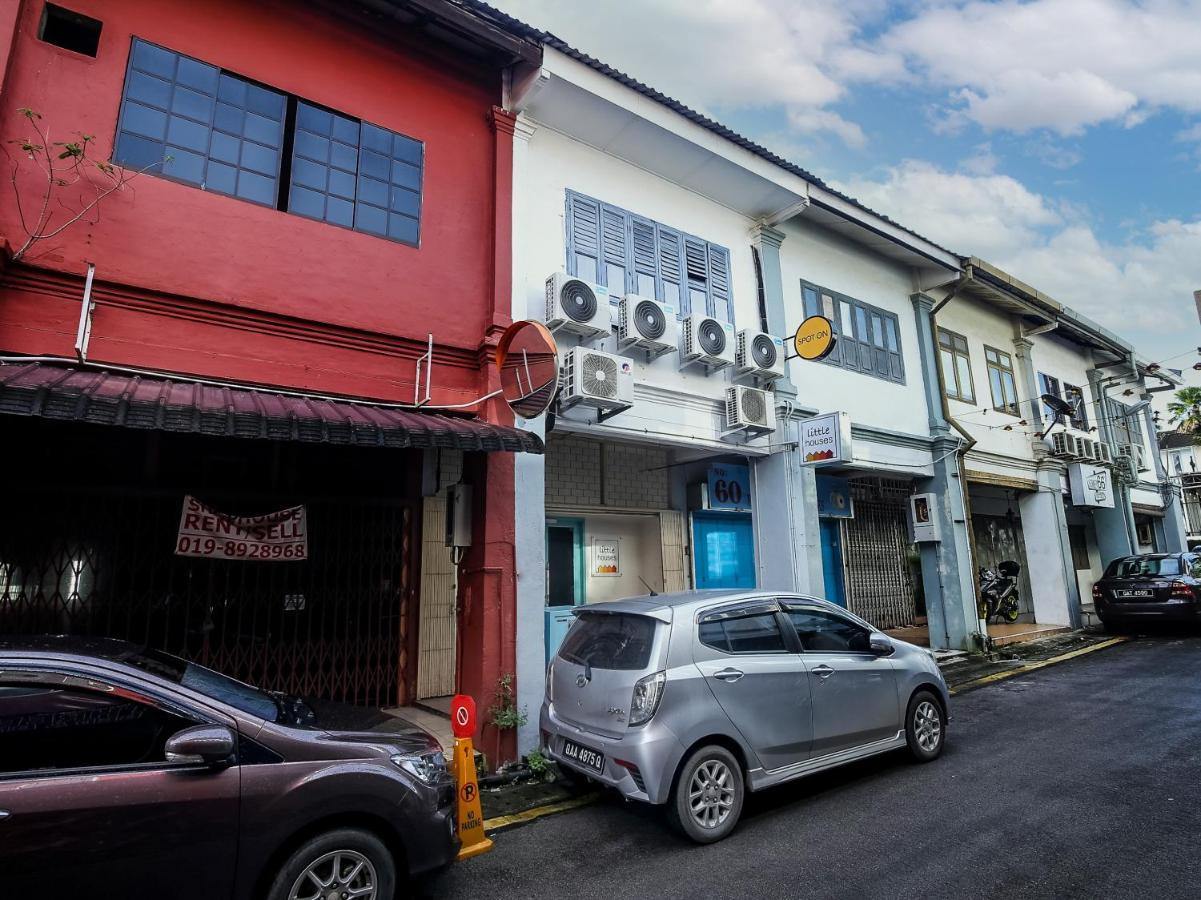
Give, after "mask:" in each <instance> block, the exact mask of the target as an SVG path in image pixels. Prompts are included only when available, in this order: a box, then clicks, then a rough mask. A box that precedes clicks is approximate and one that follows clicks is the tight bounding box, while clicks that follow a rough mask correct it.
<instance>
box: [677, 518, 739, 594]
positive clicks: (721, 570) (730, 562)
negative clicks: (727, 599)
mask: <svg viewBox="0 0 1201 900" xmlns="http://www.w3.org/2000/svg"><path fill="white" fill-rule="evenodd" d="M692 548H693V556H694V558H695V560H696V586H697V588H698V589H699V590H705V589H706V588H753V587H754V586H755V533H754V530H753V528H752V526H751V517H750V516H749V515H746V514H742V513H702V512H697V513H693V514H692Z"/></svg>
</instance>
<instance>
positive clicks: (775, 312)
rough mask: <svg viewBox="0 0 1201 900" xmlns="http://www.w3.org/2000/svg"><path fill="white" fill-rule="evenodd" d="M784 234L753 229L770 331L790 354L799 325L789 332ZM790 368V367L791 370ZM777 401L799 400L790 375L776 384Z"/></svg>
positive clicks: (761, 226)
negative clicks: (782, 261) (782, 263)
mask: <svg viewBox="0 0 1201 900" xmlns="http://www.w3.org/2000/svg"><path fill="white" fill-rule="evenodd" d="M783 241H784V232H782V231H779V230H778V229H775V228H772V227H771V226H770V225H764V224H762V223H760V224H759V225H756V226H755V227H754V228H752V229H751V243H752V245H753V246H754V248H755V251H756V253H757V254H758V256H759V277H760V278H761V279H762V286H763V306H764V313H765V314H766V317H767V331H768V333H769V334H774V335H776V336H777V337H781V338H783V339H784V347H785V352H791V350H792V342H791V341H790V340H789V338H790V337H791V335H792V332H793V331H795V330H796V325H797V324H800V323H799V322H797V323H796V324H793V325H792V328H791V329H790V328H789V327H788V326H789V319H788V310H787V304H786V303H785V302H784V276H783V269H782V268H781V266H780V244H781V243H783ZM789 368H791V367H789ZM775 388H776V401H777V402H780V401H786V400H795V399H796V395H797V392H796V387H795V386H794V385H793V383H792V381H791V378H790V376H789V375H785V376H784V377H783V378H780V379H778V380H777V381H776V385H775Z"/></svg>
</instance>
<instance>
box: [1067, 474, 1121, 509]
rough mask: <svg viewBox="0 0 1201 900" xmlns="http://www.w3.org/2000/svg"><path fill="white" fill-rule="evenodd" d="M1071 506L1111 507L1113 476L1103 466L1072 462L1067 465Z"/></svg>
mask: <svg viewBox="0 0 1201 900" xmlns="http://www.w3.org/2000/svg"><path fill="white" fill-rule="evenodd" d="M1068 484H1069V486H1070V487H1071V490H1072V505H1073V506H1091V507H1103V508H1105V509H1113V477H1112V476H1111V475H1110V472H1109V469H1107V468H1105V466H1095V465H1092V464H1091V463H1073V464H1072V465H1070V466H1068Z"/></svg>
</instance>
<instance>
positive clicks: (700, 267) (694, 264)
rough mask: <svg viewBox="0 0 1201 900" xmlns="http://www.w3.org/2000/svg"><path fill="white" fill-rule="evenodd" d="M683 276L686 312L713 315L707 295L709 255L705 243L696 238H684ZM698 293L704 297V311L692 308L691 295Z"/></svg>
mask: <svg viewBox="0 0 1201 900" xmlns="http://www.w3.org/2000/svg"><path fill="white" fill-rule="evenodd" d="M684 274H685V276H686V278H687V283H686V284H685V285H684V294H685V297H686V302H687V304H688V311H689V313H691V314H695V315H707V316H711V315H713V310H712V309H711V308H710V307H711V305H712V295H711V294H710V293H709V254H708V251H707V249H706V247H705V242H704V241H700V240H697V239H696V238H691V237H685V238H684ZM694 292H699V293H700V294H702V295H703V296H704V297H705V309H694V308H693V302H692V299H693V294H694Z"/></svg>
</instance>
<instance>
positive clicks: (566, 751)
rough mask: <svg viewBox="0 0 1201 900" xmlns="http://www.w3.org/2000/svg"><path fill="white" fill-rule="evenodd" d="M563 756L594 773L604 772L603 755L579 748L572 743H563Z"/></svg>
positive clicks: (585, 748)
mask: <svg viewBox="0 0 1201 900" xmlns="http://www.w3.org/2000/svg"><path fill="white" fill-rule="evenodd" d="M563 755H564V756H566V757H567V758H568V759H570V760H572V761H573V762H578V763H579V764H580V765H581V766H586V767H587V768H589V769H592V770H593V771H596V772H603V771H605V754H603V753H599V752H597V751H596V750H590V749H589V748H587V747H581V746H580V745H579V744H577V743H575V742H574V741H564V742H563Z"/></svg>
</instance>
